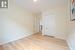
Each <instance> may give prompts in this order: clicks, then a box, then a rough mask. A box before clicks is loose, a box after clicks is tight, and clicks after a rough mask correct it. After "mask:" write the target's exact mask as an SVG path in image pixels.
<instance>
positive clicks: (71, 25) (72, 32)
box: [67, 0, 75, 50]
mask: <svg viewBox="0 0 75 50" xmlns="http://www.w3.org/2000/svg"><path fill="white" fill-rule="evenodd" d="M67 1H68V2H67V3H68V4H67V5H68V7H67V16H68V17H67V24H68V25H67V26H68V33H67V35H68V37H67V42H68V45H69V47H70V50H75V21H71V20H70V1H71V0H67Z"/></svg>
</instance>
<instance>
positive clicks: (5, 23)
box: [0, 0, 35, 43]
mask: <svg viewBox="0 0 75 50" xmlns="http://www.w3.org/2000/svg"><path fill="white" fill-rule="evenodd" d="M0 16H1V17H2V21H1V22H2V26H1V27H2V32H0V43H7V42H10V41H14V40H17V39H21V38H23V37H27V36H28V35H31V34H33V33H34V19H35V18H34V15H33V14H32V13H31V12H28V11H26V10H25V9H24V8H22V7H20V6H19V5H17V4H16V3H15V0H9V8H8V9H0Z"/></svg>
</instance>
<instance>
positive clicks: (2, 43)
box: [0, 33, 34, 45]
mask: <svg viewBox="0 0 75 50" xmlns="http://www.w3.org/2000/svg"><path fill="white" fill-rule="evenodd" d="M33 34H34V33H31V34H28V35H24V36H21V37H19V38H16V39H14V40H11V41H3V42H1V43H0V45H4V44H7V43H10V42H13V41H16V40H20V39H22V38H26V37H28V36H31V35H33Z"/></svg>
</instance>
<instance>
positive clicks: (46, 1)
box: [16, 0, 67, 13]
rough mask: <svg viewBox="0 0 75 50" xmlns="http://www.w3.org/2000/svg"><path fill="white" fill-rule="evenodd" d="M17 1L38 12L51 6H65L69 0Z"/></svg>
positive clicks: (27, 8)
mask: <svg viewBox="0 0 75 50" xmlns="http://www.w3.org/2000/svg"><path fill="white" fill-rule="evenodd" d="M16 2H17V3H18V4H19V5H21V6H23V7H24V8H25V9H26V10H29V11H31V12H34V13H37V12H41V11H44V10H47V9H50V8H55V7H58V6H62V5H64V6H65V5H66V3H67V0H38V1H37V2H33V0H16Z"/></svg>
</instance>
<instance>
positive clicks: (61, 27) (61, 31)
mask: <svg viewBox="0 0 75 50" xmlns="http://www.w3.org/2000/svg"><path fill="white" fill-rule="evenodd" d="M64 2H66V1H64ZM42 14H43V15H54V16H55V20H56V21H55V23H56V33H55V37H56V38H61V39H66V34H67V19H66V18H67V3H66V4H65V5H64V4H63V5H61V3H60V4H59V5H57V6H56V7H54V8H52V9H49V10H47V11H44V12H42Z"/></svg>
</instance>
